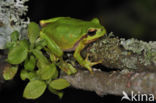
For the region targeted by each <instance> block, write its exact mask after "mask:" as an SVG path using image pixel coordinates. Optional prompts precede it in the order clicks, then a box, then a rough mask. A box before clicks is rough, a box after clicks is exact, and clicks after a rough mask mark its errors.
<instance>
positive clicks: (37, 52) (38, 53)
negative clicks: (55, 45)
mask: <svg viewBox="0 0 156 103" xmlns="http://www.w3.org/2000/svg"><path fill="white" fill-rule="evenodd" d="M32 53H33V54H34V55H35V57H36V58H37V59H38V60H39V61H40V62H43V63H45V64H49V61H48V59H47V58H46V57H45V56H44V55H43V53H42V52H41V51H40V50H37V49H34V50H32Z"/></svg>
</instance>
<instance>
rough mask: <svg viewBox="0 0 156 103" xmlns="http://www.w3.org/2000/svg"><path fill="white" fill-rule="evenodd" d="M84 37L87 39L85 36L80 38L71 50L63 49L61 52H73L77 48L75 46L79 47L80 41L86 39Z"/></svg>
mask: <svg viewBox="0 0 156 103" xmlns="http://www.w3.org/2000/svg"><path fill="white" fill-rule="evenodd" d="M86 37H87V35H84V36H82V37H81V38H80V39H79V40H78V41H77V42H76V43H75V44H74V45H73V47H72V48H69V49H65V50H63V51H74V50H75V49H76V48H77V46H78V45H79V43H80V41H81V40H83V39H84V38H86Z"/></svg>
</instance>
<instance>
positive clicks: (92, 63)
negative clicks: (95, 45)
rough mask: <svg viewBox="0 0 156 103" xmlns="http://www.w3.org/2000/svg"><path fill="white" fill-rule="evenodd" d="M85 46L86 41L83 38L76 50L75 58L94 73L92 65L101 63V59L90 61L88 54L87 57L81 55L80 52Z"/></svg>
mask: <svg viewBox="0 0 156 103" xmlns="http://www.w3.org/2000/svg"><path fill="white" fill-rule="evenodd" d="M85 46H86V44H85V41H83V40H82V41H81V42H80V43H79V45H78V47H77V48H76V50H75V52H74V58H75V59H76V60H77V61H78V62H79V64H80V65H81V66H83V67H85V68H87V69H88V70H89V71H90V72H91V73H92V66H93V65H96V64H99V63H101V61H97V62H90V61H89V60H88V54H87V57H86V59H83V58H82V56H81V55H80V52H81V51H82V50H83V49H84V48H85Z"/></svg>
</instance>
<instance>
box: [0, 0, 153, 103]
mask: <svg viewBox="0 0 156 103" xmlns="http://www.w3.org/2000/svg"><path fill="white" fill-rule="evenodd" d="M26 4H27V5H28V6H29V11H28V14H27V16H29V17H30V19H31V21H35V22H38V23H39V21H40V20H41V19H48V18H52V17H58V16H70V17H74V18H79V19H84V20H90V19H92V18H94V17H98V18H99V19H100V21H101V23H102V25H104V27H105V28H106V30H107V32H108V33H109V32H114V34H115V35H117V36H119V37H123V38H126V39H128V38H132V37H134V38H137V39H141V40H145V41H151V40H153V41H154V40H156V29H155V28H156V0H30V1H29V2H28V3H26ZM18 78H19V77H16V78H15V79H14V81H8V82H6V83H5V84H4V85H3V90H1V93H0V99H1V101H2V100H4V101H5V103H59V102H61V103H107V102H110V103H111V102H115V103H118V102H120V100H121V96H114V95H105V96H104V97H99V96H97V95H96V94H95V93H94V92H88V91H83V90H77V89H74V88H68V89H65V90H64V93H65V94H64V97H63V99H62V100H59V98H58V97H57V96H55V95H53V94H51V93H50V92H49V91H48V90H47V91H46V92H45V93H44V95H42V96H41V97H40V98H38V99H37V100H26V99H24V98H22V92H23V90H24V87H25V85H26V83H27V81H25V82H23V81H21V80H20V79H18ZM124 102H126V103H127V102H128V101H122V103H124Z"/></svg>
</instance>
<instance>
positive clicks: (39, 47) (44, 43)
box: [35, 39, 47, 50]
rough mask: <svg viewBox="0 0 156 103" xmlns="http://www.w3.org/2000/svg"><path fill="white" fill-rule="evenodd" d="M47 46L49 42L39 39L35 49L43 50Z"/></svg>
mask: <svg viewBox="0 0 156 103" xmlns="http://www.w3.org/2000/svg"><path fill="white" fill-rule="evenodd" d="M46 45H47V42H46V41H45V40H44V39H39V40H37V42H36V43H35V47H36V49H38V50H41V49H42V48H44V47H45V46H46Z"/></svg>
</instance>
